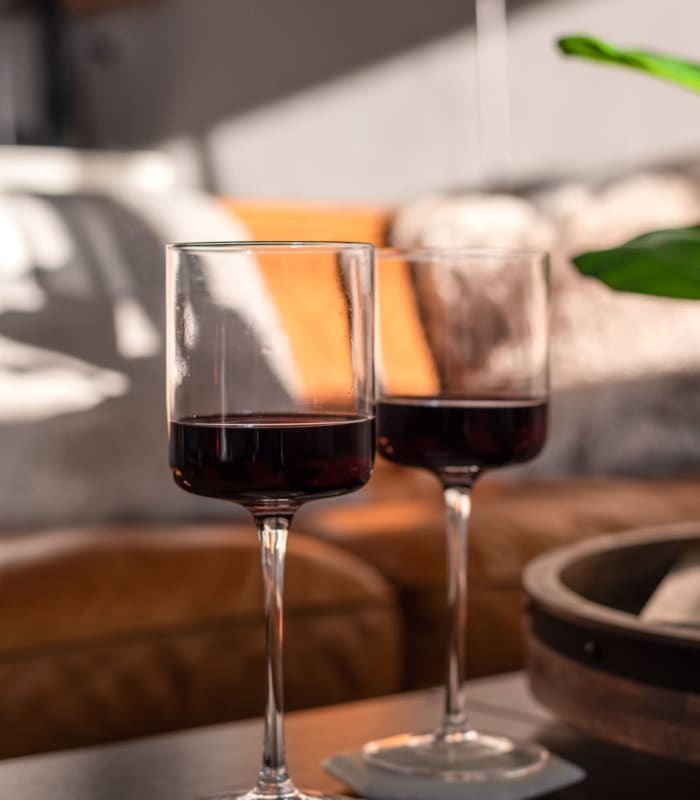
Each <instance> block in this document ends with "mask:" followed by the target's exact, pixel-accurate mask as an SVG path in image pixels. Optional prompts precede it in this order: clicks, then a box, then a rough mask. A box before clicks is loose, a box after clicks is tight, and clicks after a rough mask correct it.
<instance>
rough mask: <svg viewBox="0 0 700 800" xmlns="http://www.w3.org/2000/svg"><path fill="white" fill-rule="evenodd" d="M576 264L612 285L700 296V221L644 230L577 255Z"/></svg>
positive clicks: (685, 296)
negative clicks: (605, 247) (620, 242)
mask: <svg viewBox="0 0 700 800" xmlns="http://www.w3.org/2000/svg"><path fill="white" fill-rule="evenodd" d="M574 264H576V266H577V267H578V269H579V271H580V272H581V273H582V274H583V275H588V276H590V277H593V278H598V280H601V281H603V283H605V284H607V285H608V286H609V287H610V288H611V289H617V290H619V291H624V292H636V293H638V294H653V295H659V296H661V297H675V298H683V299H686V300H700V225H698V226H695V227H692V228H672V229H669V230H662V231H652V232H651V233H645V234H643V235H642V236H637V237H636V238H635V239H632V240H630V241H629V242H627V243H626V244H623V245H622V246H621V247H615V248H613V249H611V250H597V251H594V252H590V253H583V254H581V255H579V256H576V257H575V258H574Z"/></svg>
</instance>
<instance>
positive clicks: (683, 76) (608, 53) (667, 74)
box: [557, 36, 700, 92]
mask: <svg viewBox="0 0 700 800" xmlns="http://www.w3.org/2000/svg"><path fill="white" fill-rule="evenodd" d="M557 44H558V45H559V49H560V50H561V51H562V53H565V54H566V55H569V56H580V57H582V58H589V59H592V60H593V61H603V62H606V63H608V64H618V65H621V66H624V67H631V68H632V69H638V70H641V71H642V72H648V73H650V74H651V75H655V76H656V77H657V78H662V79H663V80H666V81H670V82H671V83H675V84H677V85H679V86H683V87H685V88H686V89H690V90H691V91H693V92H700V64H696V63H694V62H692V61H686V60H685V59H682V58H676V57H675V56H667V55H662V54H661V53H653V52H649V51H647V50H618V49H617V48H616V47H613V45H611V44H608V43H607V42H603V41H601V40H600V39H593V38H592V37H590V36H564V37H563V38H561V39H559V41H558V42H557Z"/></svg>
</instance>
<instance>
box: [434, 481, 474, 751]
mask: <svg viewBox="0 0 700 800" xmlns="http://www.w3.org/2000/svg"><path fill="white" fill-rule="evenodd" d="M444 497H445V508H446V511H447V529H446V534H447V609H448V610H447V625H448V629H447V676H446V680H445V713H444V718H443V722H442V727H441V728H440V731H439V734H438V735H439V736H440V738H443V739H449V738H450V737H454V736H460V735H464V734H465V733H468V732H469V731H470V730H471V726H470V725H469V722H468V721H467V715H466V711H465V708H464V696H463V690H462V686H463V684H464V678H465V636H466V630H467V544H468V536H467V533H468V525H469V515H470V512H471V483H469V484H468V485H462V486H446V487H445V490H444Z"/></svg>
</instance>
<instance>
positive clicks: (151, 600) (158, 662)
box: [0, 525, 403, 757]
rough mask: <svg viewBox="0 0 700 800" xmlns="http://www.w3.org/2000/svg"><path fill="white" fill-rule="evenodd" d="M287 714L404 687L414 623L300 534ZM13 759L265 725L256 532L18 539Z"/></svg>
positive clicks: (10, 584) (373, 575) (290, 603)
mask: <svg viewBox="0 0 700 800" xmlns="http://www.w3.org/2000/svg"><path fill="white" fill-rule="evenodd" d="M286 573H287V574H286V592H285V595H286V610H287V615H286V675H285V678H286V686H287V700H288V707H290V708H298V707H303V706H309V705H320V704H329V703H337V702H340V701H344V700H349V699H354V698H357V697H363V696H371V695H379V694H386V693H388V692H393V691H396V690H397V689H398V687H399V685H400V675H401V668H402V666H401V665H402V661H403V656H402V648H401V631H402V624H401V617H400V614H399V612H398V609H397V600H396V595H395V592H394V591H393V589H392V588H391V587H390V586H389V585H388V584H387V583H386V581H385V580H384V579H383V578H382V577H381V576H380V575H379V574H378V573H377V572H376V570H374V568H372V567H370V566H368V565H366V564H363V563H362V562H361V561H359V560H358V559H357V558H356V557H354V556H352V555H350V554H348V553H343V552H342V551H340V550H338V549H336V548H334V547H332V546H331V545H328V544H324V543H323V542H320V541H316V540H313V539H309V538H307V537H305V536H303V535H300V534H299V533H293V534H292V535H291V536H290V541H289V555H288V562H287V570H286ZM0 608H2V609H3V614H2V623H1V624H0V756H2V757H8V756H17V755H22V754H26V753H30V752H37V751H44V750H51V749H56V748H66V747H72V746H79V745H87V744H92V743H96V742H101V741H107V740H113V739H123V738H128V737H132V736H138V735H143V734H148V733H155V732H159V731H166V730H173V729H178V728H184V727H189V726H194V725H202V724H206V723H214V722H218V721H222V720H230V719H236V718H240V717H245V716H257V715H259V714H260V713H261V712H262V709H263V704H264V696H265V695H264V680H265V668H264V652H265V648H264V631H263V624H262V623H263V611H262V580H261V569H260V556H259V550H258V544H257V540H256V536H255V533H254V531H253V529H252V527H250V528H249V527H247V526H242V527H237V528H233V529H231V528H229V527H227V526H222V525H218V526H191V527H186V528H182V529H175V530H173V529H172V528H159V527H139V526H128V527H126V526H125V527H123V528H119V527H109V528H95V529H89V530H87V529H83V530H65V531H56V530H53V531H50V532H46V533H36V534H27V533H25V534H23V535H22V536H18V537H9V538H4V539H3V542H2V547H1V548H0Z"/></svg>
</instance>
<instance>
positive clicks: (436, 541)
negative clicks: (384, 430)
mask: <svg viewBox="0 0 700 800" xmlns="http://www.w3.org/2000/svg"><path fill="white" fill-rule="evenodd" d="M366 492H367V495H366V497H367V500H368V502H367V503H366V504H359V503H352V502H347V503H336V504H333V505H326V506H321V505H319V506H317V507H315V508H314V507H313V506H311V505H309V507H308V508H307V509H304V510H302V512H301V513H300V522H301V521H302V520H303V526H304V530H305V531H306V532H307V533H310V534H313V535H316V536H318V537H319V538H322V539H324V540H325V541H327V542H330V543H331V544H333V545H334V546H335V547H339V548H342V549H343V550H345V551H346V552H348V553H352V554H353V555H355V556H357V557H359V558H360V559H361V560H362V561H363V562H365V563H367V564H371V565H373V566H374V567H375V568H376V569H377V570H378V571H379V572H381V573H382V575H384V577H385V578H386V579H387V581H389V583H391V584H392V585H393V586H394V587H395V589H396V590H397V591H398V593H399V597H400V598H401V604H402V607H403V613H404V626H405V651H404V652H405V662H404V670H403V682H402V688H404V689H413V688H418V687H422V686H430V685H434V684H439V683H442V681H443V672H444V648H445V641H446V633H447V629H446V622H447V620H446V610H445V603H446V600H445V595H446V589H445V563H446V553H445V536H444V524H445V523H444V510H443V502H442V496H441V492H440V487H439V484H438V482H437V480H436V479H435V478H433V477H431V476H430V475H428V474H427V473H421V472H419V471H415V470H409V469H405V468H400V467H396V466H394V465H392V464H389V463H387V462H383V461H381V460H380V461H379V463H378V465H377V468H376V470H375V474H374V476H373V478H372V481H371V483H370V484H369V486H368V487H367V490H366ZM474 494H475V497H474V504H473V513H472V521H471V525H470V533H469V536H470V542H469V544H470V547H469V558H470V563H469V581H468V594H469V600H468V602H469V611H468V615H469V619H468V640H467V670H468V673H469V675H471V676H477V675H487V674H493V673H497V672H505V671H508V670H514V669H520V668H521V667H522V665H523V640H524V637H523V618H524V617H523V611H524V607H525V596H524V593H523V591H522V588H521V580H520V576H521V574H522V570H523V568H524V566H525V565H526V564H527V563H528V561H530V560H531V559H532V558H534V557H535V556H537V555H539V554H540V553H542V552H544V551H546V550H548V549H550V548H553V547H556V546H559V545H564V544H567V543H570V542H574V541H576V540H578V539H583V538H587V537H591V536H595V535H599V534H603V533H616V532H620V531H624V530H628V529H630V528H639V527H643V526H645V525H656V524H662V523H672V522H682V521H688V520H692V519H700V481H699V480H698V479H697V478H676V479H666V480H659V481H656V482H655V484H654V485H653V487H652V486H651V484H650V482H649V481H645V480H623V479H614V478H609V479H596V480H593V479H579V480H570V481H562V482H560V483H554V482H548V483H528V484H516V485H510V486H509V485H507V484H505V483H502V482H500V481H498V479H496V480H493V479H490V480H486V481H484V482H483V483H482V484H481V485H479V484H477V487H476V489H475V492H474Z"/></svg>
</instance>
